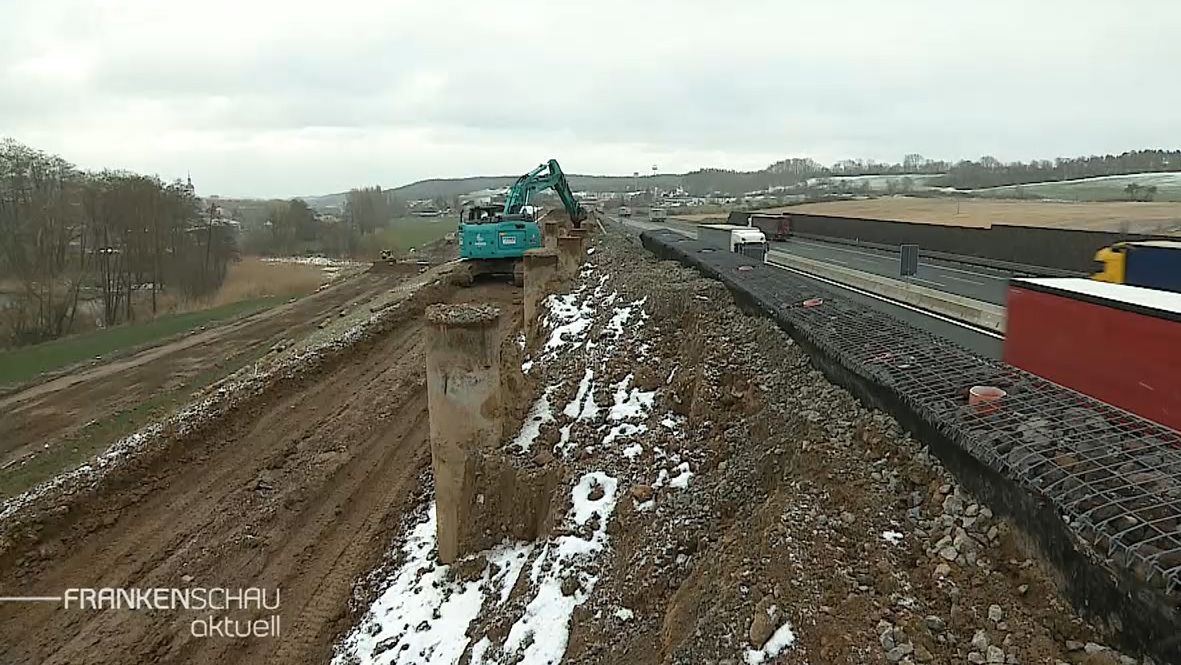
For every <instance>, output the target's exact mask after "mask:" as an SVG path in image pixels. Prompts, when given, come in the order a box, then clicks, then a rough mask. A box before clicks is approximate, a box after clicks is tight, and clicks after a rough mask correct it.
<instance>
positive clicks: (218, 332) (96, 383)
mask: <svg viewBox="0 0 1181 665" xmlns="http://www.w3.org/2000/svg"><path fill="white" fill-rule="evenodd" d="M400 281H401V278H399V277H396V276H392V275H369V274H366V275H359V276H357V277H353V278H350V279H347V280H344V281H342V282H341V283H339V284H336V285H333V286H332V287H330V288H328V289H325V290H323V291H320V292H317V293H313V294H311V295H308V296H305V297H303V298H300V299H297V300H296V301H295V302H293V303H285V304H282V305H278V306H276V307H273V308H270V309H267V310H264V311H261V312H258V313H255V314H251V315H248V316H245V317H242V318H240V319H236V320H232V321H228V322H225V323H223V324H221V325H216V324H215V325H214V327H211V328H210V329H208V330H204V331H199V332H194V333H192V334H189V335H184V336H181V337H179V338H177V339H173V340H170V341H165V342H164V343H162V344H159V345H156V346H151V347H149V348H144V349H141V350H139V351H136V352H134V353H132V354H130V355H128V356H126V357H122V358H116V359H114V360H111V361H109V362H104V363H102V364H100V365H95V366H88V367H81V368H77V369H75V370H71V371H67V372H66V373H65V374H63V375H61V376H57V377H53V378H50V379H48V380H46V381H44V382H41V383H38V384H35V385H31V386H29V387H26V388H25V389H23V390H19V391H17V392H14V393H11V394H8V395H0V411H3V412H4V414H5V415H4V418H3V420H2V421H0V463H4V462H8V461H11V460H13V459H15V458H17V457H20V456H22V455H25V454H28V453H29V452H36V450H37V449H39V448H40V447H41V446H42V445H43V444H45V443H52V442H54V441H57V440H60V439H62V438H63V437H67V436H68V435H70V434H71V433H73V432H76V431H77V430H78V429H79V428H82V427H83V426H84V425H86V424H87V423H89V422H91V421H94V420H102V419H105V418H110V417H112V416H114V415H116V414H118V413H120V412H122V411H125V410H127V409H130V408H132V407H134V406H135V405H137V404H139V403H141V402H143V401H145V400H148V399H150V398H152V397H153V396H155V395H157V394H159V393H160V392H161V391H171V390H184V389H186V388H187V389H191V388H195V387H196V386H189V385H188V384H189V382H190V381H192V380H194V379H196V378H197V377H198V376H200V375H202V374H203V373H205V372H207V371H208V370H209V369H211V368H215V367H221V366H222V365H223V364H232V363H233V362H234V358H239V357H246V355H244V354H248V355H255V354H257V353H258V352H259V351H260V350H265V349H266V348H269V347H270V346H272V345H274V344H275V343H276V342H278V341H279V340H281V339H287V338H289V337H292V336H297V337H298V336H302V335H304V334H306V333H307V332H309V331H310V330H312V329H313V328H314V327H315V326H316V325H317V324H318V323H319V322H320V321H322V320H323V319H324V318H326V317H335V315H336V313H337V312H338V311H339V310H340V309H341V308H342V307H345V306H347V305H348V304H349V303H354V302H358V301H367V300H369V299H371V298H372V297H373V296H375V295H377V294H378V293H381V292H382V291H383V290H385V289H389V288H392V287H393V286H395V285H397V284H398V283H399V282H400Z"/></svg>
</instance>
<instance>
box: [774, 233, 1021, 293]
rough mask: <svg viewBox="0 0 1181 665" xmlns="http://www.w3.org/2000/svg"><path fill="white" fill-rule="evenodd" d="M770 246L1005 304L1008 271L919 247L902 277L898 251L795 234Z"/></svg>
mask: <svg viewBox="0 0 1181 665" xmlns="http://www.w3.org/2000/svg"><path fill="white" fill-rule="evenodd" d="M771 247H772V248H773V249H778V250H780V251H783V252H787V253H789V254H795V255H797V256H802V257H804V258H809V259H815V260H818V261H825V262H828V263H832V264H835V265H840V266H843V267H845V268H851V269H853V270H860V271H862V272H868V273H873V274H875V275H882V276H884V277H890V278H893V279H906V280H909V281H912V282H914V283H915V284H918V285H919V286H926V287H929V288H932V289H938V290H940V291H946V292H948V293H954V294H957V295H961V296H964V297H965V298H972V299H974V300H983V301H984V302H990V303H994V304H997V305H1004V304H1005V291H1006V289H1007V287H1008V282H1009V277H1010V276H1011V275H1010V274H1009V273H1006V272H1003V271H1000V270H994V269H991V268H983V267H979V266H973V265H967V264H957V265H955V266H950V265H947V264H946V263H945V262H942V261H941V262H938V263H936V262H933V261H930V260H926V259H923V258H922V252H921V249H920V254H919V271H918V274H917V275H915V276H913V277H909V278H904V277H901V276H899V258H898V253H897V252H887V251H882V250H878V249H869V248H865V247H853V246H849V245H842V244H837V243H827V242H820V241H816V240H801V239H794V238H793V239H790V240H788V241H786V242H773V243H771Z"/></svg>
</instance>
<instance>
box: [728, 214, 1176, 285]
mask: <svg viewBox="0 0 1181 665" xmlns="http://www.w3.org/2000/svg"><path fill="white" fill-rule="evenodd" d="M749 215H750V213H748V212H739V211H734V212H731V213H730V219H729V222H730V223H731V224H746V220H747V219H748V217H749ZM788 216H789V217H790V218H791V225H792V230H793V231H798V232H800V233H806V234H811V235H817V236H825V237H831V238H841V239H845V240H859V241H864V242H873V243H881V244H886V245H901V244H903V243H914V244H917V245H919V248H920V249H921V250H933V251H936V252H947V253H949V254H960V255H965V256H976V257H981V258H988V259H994V260H998V261H1011V262H1014V263H1024V264H1028V265H1034V266H1046V267H1050V268H1058V269H1061V270H1075V271H1082V272H1094V271H1095V268H1096V267H1095V263H1094V257H1095V252H1096V251H1097V250H1099V249H1100V248H1102V247H1106V246H1107V245H1110V244H1112V243H1116V242H1123V241H1130V240H1150V239H1153V238H1161V237H1163V236H1153V235H1145V234H1139V233H1117V232H1113V231H1080V230H1073V229H1050V228H1039V227H1032V226H1013V225H1008V224H995V225H993V226H992V227H991V228H987V229H981V228H968V227H960V226H946V225H942V224H923V223H918V222H896V221H889V220H881V219H866V218H861V217H837V216H833V215H814V214H806V213H794V212H793V213H789V214H788Z"/></svg>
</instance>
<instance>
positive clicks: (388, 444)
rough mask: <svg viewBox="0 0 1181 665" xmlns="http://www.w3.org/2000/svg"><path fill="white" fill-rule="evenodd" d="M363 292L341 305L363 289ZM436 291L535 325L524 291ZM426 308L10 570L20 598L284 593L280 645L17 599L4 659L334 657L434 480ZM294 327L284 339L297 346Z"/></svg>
mask: <svg viewBox="0 0 1181 665" xmlns="http://www.w3.org/2000/svg"><path fill="white" fill-rule="evenodd" d="M368 284H369V286H370V287H372V286H374V284H373V283H368ZM359 286H361V285H360V284H358V285H355V286H354V288H357V287H359ZM348 293H349V294H350V295H348V296H345V297H344V298H343V299H333V300H332V301H331V302H323V303H322V305H323V307H324V308H326V309H331V308H332V307H335V306H336V304H337V303H339V302H341V301H342V300H348V299H351V298H353V297H355V294H356V293H357V291H355V290H353V291H349V292H348ZM435 293H436V295H438V296H439V297H441V298H442V299H450V298H462V299H476V300H477V301H487V302H492V303H495V304H499V305H500V306H501V307H502V308H504V309H506V310H507V311H508V312H509V313H510V316H508V317H505V318H506V320H507V321H508V322H511V321H512V320H513V319H514V317H515V318H517V319H519V314H515V312H516V309H517V302H518V301H519V292H518V291H517V290H515V289H512V288H510V287H508V286H506V285H484V286H479V287H476V288H474V289H468V290H464V291H460V292H459V293H458V295H456V294H455V293H454V291H453V290H451V289H446V288H443V287H437V288H436V290H435ZM422 300H424V299H416V302H414V304H413V306H411V307H407V308H406V313H405V315H404V317H403V319H402V320H400V321H398V322H397V323H396V324H395V325H392V326H391V327H389V329H388V330H387V331H386V332H384V333H383V334H380V335H376V336H373V337H372V338H370V339H365V340H362V341H360V342H359V343H358V344H357V345H356V346H355V347H354V348H351V349H350V350H349V351H348V352H347V353H345V354H344V355H343V356H341V357H340V358H338V359H337V360H336V361H335V362H333V363H331V364H329V365H327V366H326V367H324V368H322V369H321V370H319V371H316V372H313V373H311V374H309V375H308V376H304V377H301V378H298V379H294V380H291V381H285V382H280V383H279V384H277V385H276V386H275V387H274V389H272V390H271V391H269V392H268V393H266V394H263V395H261V396H259V397H258V398H257V399H253V400H249V401H247V402H245V403H244V404H243V405H242V406H241V407H240V408H237V409H235V410H234V411H232V412H231V414H230V415H229V417H227V418H224V419H222V420H220V421H217V422H215V423H213V424H211V425H209V426H206V427H203V428H200V429H198V430H197V431H195V432H193V433H191V434H189V435H187V436H186V437H183V438H181V439H180V440H177V441H175V442H173V443H172V444H171V445H170V447H169V448H168V450H167V453H166V454H158V455H155V456H153V457H152V458H151V461H150V462H146V463H144V464H142V465H139V466H132V467H131V468H130V469H127V470H125V471H124V472H123V473H122V474H121V477H120V478H119V481H118V482H117V483H114V484H112V485H111V486H109V487H107V488H106V489H105V490H104V491H103V492H102V493H101V494H99V495H98V496H97V497H95V498H94V499H93V500H89V501H85V502H82V503H81V505H77V503H75V504H71V505H69V507H68V510H67V511H66V512H65V514H64V515H58V516H56V517H53V518H47V519H49V520H50V521H52V524H47V525H42V526H41V527H40V533H39V534H38V536H37V537H36V539H35V540H33V541H32V542H31V543H30V542H27V541H21V542H20V543H17V544H15V545H14V544H13V543H9V544H8V545H9V550H8V552H7V553H6V554H5V555H3V556H2V557H0V580H2V582H0V594H3V595H45V594H50V595H55V594H59V593H61V592H62V591H63V590H65V589H66V588H70V587H138V588H151V587H181V588H184V587H226V588H231V589H236V588H244V587H261V588H265V589H270V590H273V589H280V590H281V594H280V609H279V610H278V614H279V615H280V626H281V637H280V638H277V639H267V638H263V639H245V640H240V639H219V638H195V637H192V636H191V635H190V622H191V621H192V620H193V619H198V618H201V617H202V616H205V615H208V614H209V612H194V611H190V612H183V611H182V612H176V613H173V612H145V611H82V610H66V609H62V608H61V607H60V606H59V605H56V604H33V605H27V604H22V605H13V604H6V605H0V662H4V663H71V664H75V663H125V662H153V663H217V664H218V665H226V664H228V663H263V662H274V663H320V662H324V661H325V660H326V659H327V657H328V655H329V648H330V644H331V641H332V639H333V638H334V636H335V635H336V634H337V633H338V632H339V631H340V629H342V628H343V626H344V625H345V624H346V623H347V622H346V618H347V617H346V615H347V611H348V610H347V608H348V605H349V602H348V601H349V598H350V595H351V594H352V591H353V585H354V583H355V581H356V580H357V579H359V578H361V577H362V576H364V575H365V574H366V573H367V572H368V571H369V570H370V569H371V568H373V566H374V565H375V564H376V562H377V560H378V558H379V557H380V556H381V554H382V551H383V549H384V548H385V546H386V544H387V542H388V534H389V531H390V530H391V529H393V528H395V527H396V526H397V525H398V524H399V523H400V521H401V519H402V514H403V511H404V509H405V507H406V505H408V503H413V502H414V501H415V499H416V497H417V495H418V494H419V491H420V488H421V486H422V484H421V482H420V477H419V476H420V475H421V474H422V473H423V471H424V470H426V469H427V468H429V457H430V455H429V447H428V445H427V437H428V420H427V405H426V394H425V377H424V359H423V356H422V350H423V340H422V325H421V321H420V318H421V312H422V308H423V307H424V306H425V304H427V303H426V302H424V301H422ZM319 314H320V312H318V311H315V310H313V312H312V316H311V317H309V316H308V313H307V312H304V314H303V316H296V314H294V313H293V314H292V317H293V318H294V319H296V320H303V319H304V318H312V319H313V320H314V317H315V316H318V315H319ZM292 322H293V321H288V325H287V326H280V327H279V328H278V329H279V330H282V331H284V334H290V324H291V323H292ZM241 335H243V336H249V334H248V333H246V332H245V331H243V332H241ZM243 343H248V342H245V341H243ZM256 343H265V342H262V341H261V340H259V341H258V342H256ZM165 371H166V370H165ZM52 512H53V511H51V513H52ZM31 528H37V527H36V525H33V527H31ZM215 614H217V613H215ZM229 614H230V615H231V616H233V617H234V618H243V619H245V618H261V617H264V616H266V615H270V614H271V612H270V611H269V610H262V611H256V612H245V613H242V612H238V613H233V612H231V613H229Z"/></svg>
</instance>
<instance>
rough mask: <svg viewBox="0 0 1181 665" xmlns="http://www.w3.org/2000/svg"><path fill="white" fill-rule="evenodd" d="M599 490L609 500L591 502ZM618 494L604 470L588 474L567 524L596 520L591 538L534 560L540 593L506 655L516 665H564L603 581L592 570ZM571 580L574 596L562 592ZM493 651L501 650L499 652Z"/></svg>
mask: <svg viewBox="0 0 1181 665" xmlns="http://www.w3.org/2000/svg"><path fill="white" fill-rule="evenodd" d="M596 486H598V487H601V488H602V490H603V495H602V496H601V497H599V498H598V499H591V498H590V496H591V494H592V492H593V491H594V488H595V487H596ZM618 489H619V482H618V480H617V479H616V478H613V477H611V476H608V475H607V474H605V473H602V472H599V471H594V472H590V473H587V474H584V475H583V476H582V478H581V479H579V481H578V484H577V485H575V486H574V490H573V491H572V492H571V499H572V501H573V506H572V507H571V509H570V512H569V513H568V515H567V522H568V523H569V524H571V525H572V526H583V525H585V524H587V523H588V522H590V520H591V519H592V518H593V517H596V516H597V517H598V522H597V523H596V525H595V529H594V530H593V531H592V532H591V533H590V536H589V538H582V537H579V536H578V535H568V536H560V537H558V538H556V539H553V540H551V541H550V542H549V543H547V544H546V545H544V546H543V548H542V551H541V553H540V554H539V555H538V556H537V558H536V559H535V560H534V561H533V567H532V569H531V571H530V579H531V581H532V582H533V583H534V584H535V585H536V586H537V594H536V595H535V596H534V597H533V599H532V600H531V601H529V604H528V605H527V606H526V607H525V613H524V615H523V616H521V618H520V619H518V620H517V622H516V623H514V624H513V626H512V628H510V629H509V633H508V637H507V638H506V639H505V642H504V648H503V650H502V652H503V654H504V655H506V656H509V657H510V660H511V662H514V663H522V664H534V663H536V664H542V663H559V662H561V660H562V657H563V656H564V655H565V654H566V647H567V644H568V642H569V639H570V619H571V616H572V615H573V613H574V608H575V607H577V606H579V605H581V604H582V603H584V602H586V600H587V598H589V597H590V594H591V592H592V591H593V590H594V587H595V584H596V583H597V582H598V579H599V577H598V575H596V574H594V573H592V572H589V571H587V570H586V567H587V566H588V565H589V564H590V563H592V562H593V560H594V557H595V555H596V554H598V553H599V552H601V551H602V550H604V549H605V548H606V547H607V539H608V536H607V523H608V521H609V520H610V517H611V514H612V513H613V512H614V510H615V504H616V500H617V495H618ZM571 531H573V532H574V533H575V534H577V533H578V532H579V530H578V529H572V530H571ZM547 564H548V569H547ZM568 577H575V578H576V579H577V580H578V589H577V590H576V591H575V592H574V593H573V594H571V595H569V596H567V595H565V594H563V593H562V582H563V580H565V579H566V578H568ZM489 648H490V647H483V648H482V649H481V651H480V654H479V655H480V659H479V660H477V659H476V658H474V657H473V658H472V661H471V662H472V665H477V664H478V663H483V662H488V661H487V660H486V657H487V655H489V653H488V651H489ZM491 649H492V650H493V651H496V649H495V647H491ZM473 651H474V650H473ZM474 655H475V654H474V653H473V656H474ZM432 662H433V661H432Z"/></svg>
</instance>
